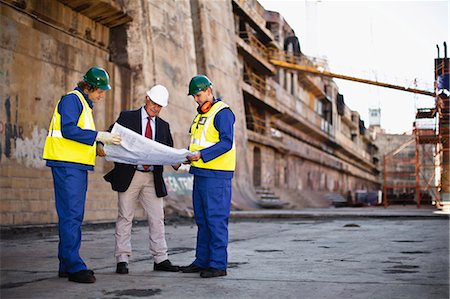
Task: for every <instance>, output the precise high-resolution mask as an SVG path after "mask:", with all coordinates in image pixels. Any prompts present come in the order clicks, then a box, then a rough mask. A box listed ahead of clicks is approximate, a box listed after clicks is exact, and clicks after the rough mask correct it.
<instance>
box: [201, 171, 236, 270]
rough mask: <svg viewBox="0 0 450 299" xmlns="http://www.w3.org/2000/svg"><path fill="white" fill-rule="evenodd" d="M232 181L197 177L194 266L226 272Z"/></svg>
mask: <svg viewBox="0 0 450 299" xmlns="http://www.w3.org/2000/svg"><path fill="white" fill-rule="evenodd" d="M230 204H231V179H220V178H210V177H202V176H197V175H195V176H194V191H193V206H194V216H195V221H196V223H197V227H198V231H197V248H196V253H195V257H196V259H195V261H194V264H195V265H197V266H199V267H201V268H216V269H221V270H226V269H227V264H228V254H227V247H228V218H229V216H230Z"/></svg>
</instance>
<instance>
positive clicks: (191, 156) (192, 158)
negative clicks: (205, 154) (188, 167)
mask: <svg viewBox="0 0 450 299" xmlns="http://www.w3.org/2000/svg"><path fill="white" fill-rule="evenodd" d="M201 157H202V154H201V153H200V151H195V152H193V153H190V154H188V155H187V156H186V159H188V160H189V161H198V160H200V158H201Z"/></svg>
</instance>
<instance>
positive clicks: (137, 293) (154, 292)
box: [103, 289, 161, 297]
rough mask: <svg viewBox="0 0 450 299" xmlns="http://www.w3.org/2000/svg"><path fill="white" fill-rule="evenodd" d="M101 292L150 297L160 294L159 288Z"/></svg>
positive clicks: (104, 292)
mask: <svg viewBox="0 0 450 299" xmlns="http://www.w3.org/2000/svg"><path fill="white" fill-rule="evenodd" d="M103 294H105V295H115V296H133V297H150V296H154V295H159V294H161V289H128V290H117V291H112V292H106V291H103Z"/></svg>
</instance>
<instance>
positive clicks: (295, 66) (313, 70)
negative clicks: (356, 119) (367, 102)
mask: <svg viewBox="0 0 450 299" xmlns="http://www.w3.org/2000/svg"><path fill="white" fill-rule="evenodd" d="M270 63H271V64H273V65H276V66H279V67H282V68H286V69H293V70H298V71H301V72H306V73H311V74H315V75H319V76H325V77H332V78H338V79H343V80H349V81H355V82H360V83H365V84H371V85H376V86H381V87H387V88H393V89H397V90H402V91H407V92H413V93H417V94H422V95H426V96H431V97H435V96H436V94H435V93H434V92H431V91H427V90H420V89H416V88H409V87H403V86H399V85H394V84H389V83H383V82H378V81H373V80H368V79H361V78H356V77H351V76H346V75H340V74H336V73H331V72H328V71H325V70H318V69H316V68H312V67H308V66H304V65H298V64H294V63H289V62H285V61H281V60H276V59H271V60H270Z"/></svg>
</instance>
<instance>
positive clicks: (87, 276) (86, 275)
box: [69, 270, 96, 283]
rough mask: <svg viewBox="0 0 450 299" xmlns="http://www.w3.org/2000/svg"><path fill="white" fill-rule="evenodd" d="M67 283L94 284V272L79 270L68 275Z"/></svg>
mask: <svg viewBox="0 0 450 299" xmlns="http://www.w3.org/2000/svg"><path fill="white" fill-rule="evenodd" d="M69 281H73V282H79V283H94V282H95V281H96V279H95V276H94V271H92V270H81V271H78V272H74V273H69Z"/></svg>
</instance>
